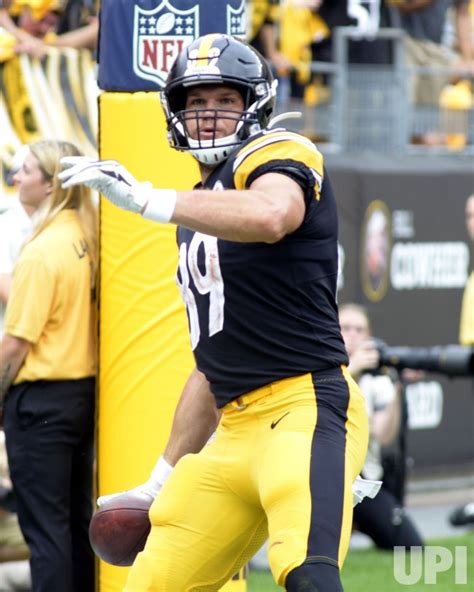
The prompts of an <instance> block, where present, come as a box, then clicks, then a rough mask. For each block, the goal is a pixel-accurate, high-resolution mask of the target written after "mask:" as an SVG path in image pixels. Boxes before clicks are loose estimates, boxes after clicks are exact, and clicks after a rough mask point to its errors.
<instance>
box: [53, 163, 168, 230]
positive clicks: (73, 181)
mask: <svg viewBox="0 0 474 592" xmlns="http://www.w3.org/2000/svg"><path fill="white" fill-rule="evenodd" d="M61 165H62V166H63V167H64V170H63V171H61V172H60V173H59V175H58V177H59V179H60V181H61V185H62V187H63V188H64V189H67V188H69V187H73V186H74V185H82V184H84V185H87V186H88V187H90V188H91V189H95V190H96V191H98V192H100V193H102V194H103V195H105V197H106V198H107V199H108V200H109V201H111V202H112V203H113V204H115V205H116V206H118V207H119V208H122V209H123V210H128V211H129V212H134V213H136V214H138V213H140V214H142V215H143V217H144V218H148V219H150V220H154V221H155V222H162V223H166V222H169V221H170V220H171V216H172V215H173V212H174V208H175V205H176V191H175V190H174V189H154V188H153V187H152V185H151V183H150V182H145V183H140V182H139V181H137V180H136V179H135V177H134V176H133V175H132V174H131V173H129V172H128V171H127V169H126V168H125V167H124V166H122V165H121V164H120V163H119V162H117V161H116V160H94V159H92V158H89V157H87V156H65V157H63V158H61Z"/></svg>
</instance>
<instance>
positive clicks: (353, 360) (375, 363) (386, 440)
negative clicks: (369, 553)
mask: <svg viewBox="0 0 474 592" xmlns="http://www.w3.org/2000/svg"><path fill="white" fill-rule="evenodd" d="M339 321H340V324H341V332H342V336H343V339H344V342H345V344H346V349H347V353H348V354H349V366H348V368H349V371H350V373H351V375H352V377H353V378H355V379H356V380H357V382H358V383H359V386H360V388H361V390H362V393H363V394H364V397H365V400H366V406H367V411H368V415H369V431H370V438H369V449H368V452H367V458H366V462H365V465H364V468H363V470H362V476H363V477H364V478H366V479H374V480H377V479H383V476H384V475H383V468H382V447H384V446H388V445H389V444H390V443H391V442H392V441H393V440H394V439H395V437H396V436H397V434H398V431H399V429H400V418H401V401H400V390H401V388H400V384H399V383H398V381H397V380H396V379H395V378H394V377H392V376H391V375H390V374H389V372H388V371H386V370H381V369H379V360H380V356H379V353H378V350H377V347H376V346H375V343H374V341H373V340H372V339H371V333H370V326H369V318H368V315H367V312H366V310H365V309H364V308H363V307H362V306H359V305H358V304H353V303H348V304H344V305H341V306H340V307H339ZM354 523H355V525H356V527H357V529H358V530H360V531H361V532H363V533H365V534H367V535H368V536H370V537H371V539H372V540H373V541H374V543H375V544H376V545H377V547H379V548H380V549H392V548H393V547H394V546H396V545H400V546H407V547H408V546H421V545H423V541H422V539H421V536H420V534H419V533H418V531H417V529H416V527H415V525H414V524H413V522H412V521H411V519H410V518H409V516H408V515H407V514H406V513H405V510H404V508H403V507H402V504H401V502H400V500H397V499H396V497H395V496H394V495H393V494H392V492H391V491H389V490H388V489H387V487H386V486H385V484H384V485H382V488H381V490H380V491H379V493H378V495H377V496H376V497H375V498H374V499H368V498H366V499H364V500H363V501H362V502H361V503H360V504H358V505H357V506H355V508H354Z"/></svg>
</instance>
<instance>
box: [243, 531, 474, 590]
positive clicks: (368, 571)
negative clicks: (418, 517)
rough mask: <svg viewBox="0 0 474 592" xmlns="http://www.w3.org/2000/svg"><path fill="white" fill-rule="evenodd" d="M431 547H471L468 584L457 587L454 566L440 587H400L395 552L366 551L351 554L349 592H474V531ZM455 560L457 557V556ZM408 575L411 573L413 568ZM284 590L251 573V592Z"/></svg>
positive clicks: (344, 573)
mask: <svg viewBox="0 0 474 592" xmlns="http://www.w3.org/2000/svg"><path fill="white" fill-rule="evenodd" d="M428 544H429V545H439V546H441V547H445V548H446V549H449V550H450V551H451V552H452V553H453V554H454V548H455V547H460V546H461V547H462V546H466V547H467V582H468V583H467V584H455V581H454V580H455V569H454V566H453V567H452V568H451V569H450V570H448V571H446V572H442V573H441V572H440V573H438V574H437V581H436V584H428V583H424V579H423V577H422V578H421V579H420V581H419V582H418V583H417V584H410V585H406V584H399V583H398V582H397V581H396V580H395V577H394V575H393V554H392V553H391V552H384V551H378V550H376V549H366V550H362V551H356V550H354V551H351V552H350V553H349V555H348V557H347V560H346V563H345V565H344V569H343V571H342V581H343V584H344V590H345V591H346V592H402V591H403V592H422V591H423V592H426V591H432V592H468V591H469V592H473V591H474V531H473V532H471V533H469V534H466V535H462V536H459V537H455V538H449V539H433V540H430V541H429V542H428ZM453 556H454V555H453ZM407 571H408V572H410V567H409V565H408V566H407ZM277 590H282V588H280V587H279V586H277V585H276V584H275V583H274V582H273V579H272V577H271V575H270V574H269V573H268V572H253V573H250V575H249V579H248V592H275V591H277Z"/></svg>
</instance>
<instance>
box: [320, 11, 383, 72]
mask: <svg viewBox="0 0 474 592" xmlns="http://www.w3.org/2000/svg"><path fill="white" fill-rule="evenodd" d="M318 14H319V16H320V17H321V18H322V19H323V21H324V22H325V23H326V25H327V27H328V30H329V32H330V34H329V35H327V36H325V37H323V38H321V39H319V40H317V41H315V43H314V44H313V48H312V52H313V60H314V61H321V62H330V61H332V60H333V51H334V35H333V34H332V31H333V30H334V29H335V28H336V27H354V28H355V29H356V28H358V29H359V31H358V33H357V34H356V35H354V37H353V38H352V40H351V41H350V42H349V45H348V56H347V58H348V61H349V62H350V63H361V64H387V63H390V61H391V59H392V52H391V44H390V42H387V41H385V40H383V39H372V38H371V37H372V36H373V35H374V34H375V33H376V32H377V29H378V27H379V26H387V24H388V10H387V7H386V5H385V3H383V2H381V3H380V5H379V6H378V7H377V6H368V4H367V3H365V6H364V2H350V1H349V0H323V2H322V3H321V7H320V8H319V9H318ZM357 16H359V17H361V16H363V17H364V18H359V19H357Z"/></svg>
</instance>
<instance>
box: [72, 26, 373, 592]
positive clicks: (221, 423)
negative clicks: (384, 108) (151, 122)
mask: <svg viewBox="0 0 474 592" xmlns="http://www.w3.org/2000/svg"><path fill="white" fill-rule="evenodd" d="M274 97H275V84H274V82H273V79H272V75H271V72H270V69H269V67H268V65H267V63H266V62H265V60H264V59H263V58H262V57H261V56H260V54H258V53H257V52H256V51H255V50H254V49H252V48H251V47H250V46H249V45H247V44H246V43H244V42H241V41H238V40H237V39H235V38H232V37H229V36H226V35H220V34H215V35H207V36H204V37H202V38H199V39H197V40H195V41H194V42H193V43H191V45H190V46H189V47H188V48H187V49H186V50H184V51H183V53H182V54H181V55H180V56H178V58H177V59H176V61H175V63H174V65H173V67H172V69H171V71H170V74H169V78H168V80H167V83H166V86H165V88H164V90H163V92H162V101H163V107H164V110H165V113H166V118H167V123H168V130H169V139H170V143H171V145H172V146H173V147H174V148H176V149H177V150H182V151H187V152H189V153H190V154H192V155H193V156H194V158H196V159H197V160H198V162H199V166H200V170H201V175H202V182H201V183H200V184H199V185H198V186H197V187H196V188H194V189H191V190H189V191H180V192H177V191H175V190H173V189H155V188H153V187H151V186H150V184H149V183H139V182H138V181H136V180H135V179H134V178H133V177H132V175H131V174H130V173H129V172H128V171H127V170H126V169H125V168H124V167H123V166H122V165H120V164H119V163H117V162H115V161H92V160H90V159H86V158H80V159H77V158H67V159H64V161H63V164H64V166H65V170H64V171H63V172H62V173H61V177H62V182H63V186H64V187H70V186H72V185H76V184H79V183H85V184H86V185H88V186H90V187H93V188H94V189H96V190H98V191H100V192H101V193H103V194H104V195H105V196H106V197H107V198H108V199H109V200H110V201H112V202H113V203H115V204H116V205H117V206H119V207H121V208H123V209H126V210H130V211H132V212H136V213H137V214H138V215H142V216H143V217H145V218H147V219H151V220H155V221H156V222H158V223H168V222H172V223H174V224H177V225H178V229H177V238H178V244H179V268H178V272H177V279H178V283H179V286H180V288H181V292H182V295H183V298H184V302H185V304H186V307H187V312H188V318H189V330H190V336H191V344H192V348H193V351H194V356H195V361H196V367H195V369H194V370H193V372H192V373H191V376H190V377H189V380H188V381H187V383H186V385H185V387H184V390H183V394H182V397H181V399H180V402H179V404H178V407H177V410H176V414H175V419H174V423H173V427H172V433H171V437H170V441H169V443H168V445H167V447H166V449H165V452H164V455H163V457H161V458H160V459H159V461H158V463H157V465H156V467H155V469H154V470H153V473H152V475H151V477H150V480H149V481H148V482H147V483H145V484H144V485H141V486H139V487H138V488H136V492H137V494H141V495H149V496H150V497H155V496H156V494H157V493H158V491H160V495H159V496H158V498H157V499H156V502H155V503H153V505H152V507H151V510H150V520H151V524H152V528H151V532H150V535H149V537H148V540H147V544H146V546H145V549H144V551H143V552H142V553H140V554H139V555H138V556H137V558H136V560H135V563H134V565H133V567H132V569H131V571H130V574H129V577H128V581H127V585H126V588H125V590H126V591H127V592H146V591H155V590H160V591H162V590H169V591H172V592H176V591H177V590H180V591H185V590H218V589H219V588H220V587H221V586H222V585H223V584H224V583H225V582H226V581H227V580H228V579H229V578H230V577H231V576H232V575H233V574H234V573H236V572H237V571H238V569H239V568H240V567H241V566H242V565H244V564H245V563H246V562H247V561H248V560H249V559H250V558H251V557H252V556H253V554H254V553H255V552H256V550H257V549H258V548H259V547H260V546H261V544H262V543H263V541H264V540H265V539H266V538H267V537H269V561H270V566H271V570H272V573H273V576H274V578H275V581H276V582H277V583H278V584H279V585H280V586H283V587H285V588H286V590H288V591H290V592H295V591H297V590H298V591H299V590H318V591H319V592H336V591H340V590H342V586H341V581H340V574H339V571H340V568H341V567H342V564H343V561H344V558H345V555H346V552H347V547H348V543H349V536H350V531H351V524H352V499H353V498H352V484H353V482H354V480H355V479H356V476H357V475H358V474H359V471H360V470H361V468H362V466H363V463H364V459H365V454H366V449H367V440H368V427H367V415H366V411H365V403H364V399H363V397H362V395H361V393H360V391H359V390H358V387H357V385H356V383H355V382H354V381H353V380H352V379H351V377H350V374H349V373H348V371H347V368H346V364H347V362H348V360H347V354H346V351H345V347H344V344H343V341H342V338H341V334H340V329H339V323H338V316H337V306H336V299H335V296H336V278H337V214H336V204H335V200H334V196H333V192H332V189H331V184H330V182H329V179H328V177H327V175H326V174H325V171H324V168H323V158H322V155H321V154H320V153H319V152H318V150H317V149H316V148H315V146H314V145H313V144H312V143H311V142H310V141H309V140H307V139H306V138H304V137H303V136H301V135H298V134H296V133H292V132H289V131H287V130H285V129H282V128H273V127H272V126H271V119H270V118H271V114H272V110H273V106H274ZM214 431H216V433H215V437H214V438H213V439H212V441H211V443H210V444H209V445H207V446H205V444H206V442H207V441H208V439H209V437H210V436H211V434H212V433H213V432H214ZM190 452H192V453H197V454H188V453H190ZM172 467H174V468H173V469H172ZM170 473H171V474H170ZM165 481H166V483H165V484H164V485H163V483H164V482H165ZM162 485H163V487H162ZM103 501H104V500H103V499H102V500H99V503H102V502H103Z"/></svg>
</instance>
